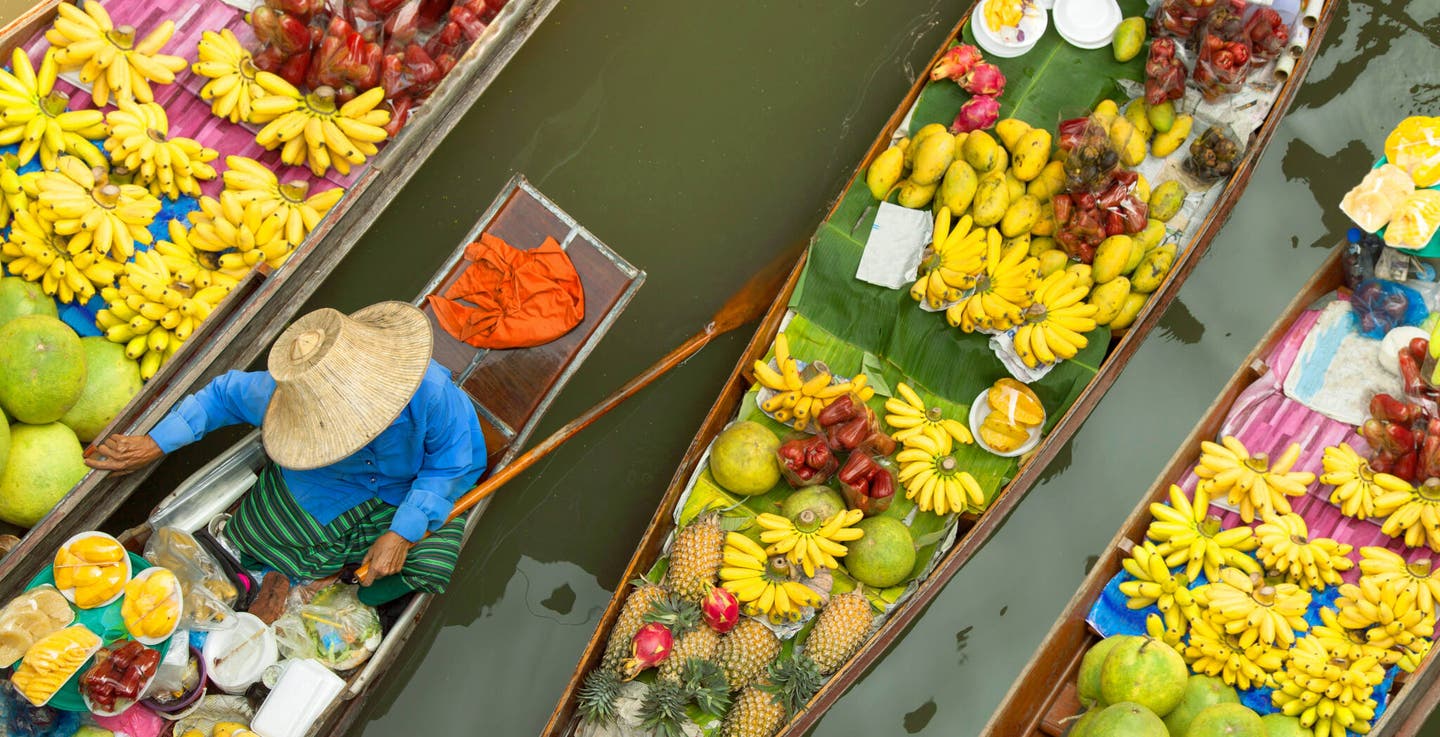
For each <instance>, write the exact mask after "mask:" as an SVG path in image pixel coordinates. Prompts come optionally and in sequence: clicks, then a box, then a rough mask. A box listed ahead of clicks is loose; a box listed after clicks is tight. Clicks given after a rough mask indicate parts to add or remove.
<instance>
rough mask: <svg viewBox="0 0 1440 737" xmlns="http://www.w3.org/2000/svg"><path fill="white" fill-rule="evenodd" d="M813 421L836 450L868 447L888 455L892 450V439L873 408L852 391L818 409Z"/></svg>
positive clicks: (893, 448)
mask: <svg viewBox="0 0 1440 737" xmlns="http://www.w3.org/2000/svg"><path fill="white" fill-rule="evenodd" d="M815 421H816V423H817V424H819V425H820V434H821V435H822V436H823V437H824V438H825V442H826V443H827V444H828V445H829V446H830V449H831V450H833V451H835V452H837V453H848V452H850V451H853V450H856V449H857V448H864V447H868V448H874V449H876V450H878V451H880V452H881V453H883V454H884V455H889V454H890V453H893V452H894V450H895V441H894V440H892V439H891V438H890V436H889V435H886V434H885V433H884V431H882V430H881V429H880V419H879V418H878V417H876V416H875V410H872V409H870V407H868V406H867V405H866V404H865V403H864V402H862V401H860V398H859V397H857V396H855V395H854V394H853V393H852V394H844V395H841V396H840V397H837V398H836V399H835V401H833V402H831V403H830V404H829V405H827V406H826V407H825V409H823V410H820V414H818V415H816V417H815Z"/></svg>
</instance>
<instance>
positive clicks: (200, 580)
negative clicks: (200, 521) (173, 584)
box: [145, 527, 240, 631]
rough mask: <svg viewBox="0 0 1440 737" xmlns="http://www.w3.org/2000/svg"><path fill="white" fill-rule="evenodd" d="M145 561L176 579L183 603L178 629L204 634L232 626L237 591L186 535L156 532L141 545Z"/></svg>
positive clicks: (171, 530)
mask: <svg viewBox="0 0 1440 737" xmlns="http://www.w3.org/2000/svg"><path fill="white" fill-rule="evenodd" d="M145 560H148V561H150V562H151V563H154V564H155V565H157V566H162V567H164V568H168V569H170V570H171V572H173V573H174V574H175V577H176V578H177V579H179V581H180V590H181V593H182V596H183V597H184V600H185V602H184V606H183V607H182V611H183V614H182V616H181V618H180V625H179V626H180V627H181V628H182V629H187V630H207V631H208V630H218V629H224V628H227V627H230V626H231V625H232V624H233V620H234V618H235V611H234V609H232V607H233V606H234V605H235V601H236V600H237V599H238V598H239V596H240V592H239V591H237V590H236V589H235V586H234V584H232V583H230V580H229V579H228V578H226V577H225V571H224V570H223V569H221V568H220V564H219V563H217V562H216V561H215V559H214V558H213V557H211V556H210V554H209V553H208V552H206V551H205V549H204V548H202V547H200V543H198V542H196V541H195V538H194V537H192V536H191V535H190V533H188V532H185V531H184V530H181V529H178V528H174V527H162V528H160V529H158V530H156V531H155V534H153V535H151V536H150V541H149V542H147V543H146V544H145Z"/></svg>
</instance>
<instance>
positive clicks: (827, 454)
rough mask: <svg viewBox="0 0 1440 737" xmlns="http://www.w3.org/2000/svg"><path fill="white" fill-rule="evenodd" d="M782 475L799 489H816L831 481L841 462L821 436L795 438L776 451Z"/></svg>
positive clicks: (793, 436)
mask: <svg viewBox="0 0 1440 737" xmlns="http://www.w3.org/2000/svg"><path fill="white" fill-rule="evenodd" d="M775 458H776V459H777V460H779V461H780V473H782V474H783V475H784V476H785V480H786V481H787V482H789V484H790V485H791V486H793V487H795V488H797V489H799V488H801V487H804V486H816V485H819V484H823V483H825V482H826V481H829V480H830V477H831V476H832V475H834V474H835V469H837V468H839V467H840V460H839V459H838V458H836V457H835V452H834V451H833V450H831V449H830V445H829V444H828V443H826V442H825V438H823V437H821V436H819V435H810V434H792V435H791V436H790V437H789V438H787V439H786V440H785V442H783V443H781V444H780V447H779V448H777V449H776V450H775Z"/></svg>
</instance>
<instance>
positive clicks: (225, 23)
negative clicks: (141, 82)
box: [6, 0, 384, 197]
mask: <svg viewBox="0 0 1440 737" xmlns="http://www.w3.org/2000/svg"><path fill="white" fill-rule="evenodd" d="M175 5H176V4H174V3H156V2H151V1H149V0H108V1H107V2H106V3H105V9H106V10H107V11H109V13H110V16H111V17H112V18H114V20H115V23H116V24H122V23H123V24H129V25H132V26H134V27H135V28H136V29H137V31H138V33H137V35H143V34H145V33H147V32H149V31H150V30H151V29H153V28H155V27H156V26H158V25H160V24H161V23H162V22H164V21H166V20H173V21H174V22H175V35H174V36H173V37H171V39H170V41H169V42H167V43H166V44H165V47H164V48H163V49H161V51H162V53H166V54H173V55H175V56H182V57H184V58H185V59H186V60H187V61H189V62H191V63H194V61H195V56H196V53H197V45H198V44H199V43H200V36H201V34H202V33H204V32H205V31H217V32H218V31H219V30H220V29H222V28H228V29H230V31H231V32H232V33H234V34H235V36H236V38H238V39H240V43H241V44H243V45H244V46H245V47H246V48H253V47H254V45H255V44H256V40H255V34H254V33H252V32H251V30H250V24H248V23H246V22H245V17H244V15H243V14H242V13H240V11H238V10H236V9H235V8H232V7H230V6H229V5H226V4H224V3H222V2H220V1H219V0H200V1H199V2H194V3H184V4H180V7H179V8H177V7H175ZM177 10H178V11H179V12H178V13H177ZM47 28H48V26H47ZM49 47H50V42H49V41H47V40H45V34H44V31H43V30H42V31H40V32H38V33H36V35H35V36H34V37H33V38H31V39H30V40H29V41H27V42H26V43H25V45H24V48H25V50H26V52H27V53H28V54H29V56H30V61H31V63H33V64H34V65H35V67H36V68H37V69H38V68H39V66H40V60H41V59H42V58H44V56H45V50H46V49H48V48H49ZM7 61H8V60H7ZM6 66H7V67H8V66H9V65H8V64H7V65H6ZM76 81H77V80H76V77H75V76H74V75H73V74H70V73H66V74H62V75H61V76H60V79H58V80H57V81H56V83H55V88H56V89H57V90H63V91H65V92H66V93H67V94H69V95H70V109H71V110H80V109H84V108H89V107H93V106H94V105H93V103H92V102H91V99H90V92H89V89H88V88H85V87H81V86H79V85H77V84H76ZM208 81H209V80H208V79H206V78H204V77H201V76H200V75H198V74H195V73H194V72H192V71H190V70H189V69H184V70H182V71H180V72H178V73H176V75H175V83H174V84H168V85H154V89H155V102H157V103H159V104H160V106H161V107H163V108H165V112H166V113H167V114H168V115H169V118H170V131H171V133H172V134H173V135H180V136H185V137H188V138H194V139H195V140H197V141H199V142H200V143H202V144H204V145H205V146H207V147H209V148H213V149H215V150H216V151H219V152H220V156H219V157H218V158H216V159H215V161H213V162H211V164H212V165H213V166H214V167H215V169H216V171H218V172H222V173H223V172H224V169H225V157H226V156H248V157H250V158H252V159H255V160H256V161H259V162H260V163H262V164H265V165H266V166H268V167H270V168H271V170H273V171H275V172H276V174H278V175H279V176H280V179H281V180H282V181H289V180H304V181H305V182H306V183H308V184H309V185H310V190H311V192H312V193H313V192H320V191H323V190H326V189H329V188H331V187H334V186H338V187H349V186H350V184H351V183H353V182H354V181H355V180H356V178H358V177H359V175H360V173H361V172H362V171H364V169H365V166H366V165H360V166H356V167H354V168H353V169H351V170H350V174H349V175H341V174H340V173H339V172H337V171H335V170H334V169H331V170H330V171H329V172H327V174H326V176H324V177H316V176H315V175H314V174H312V173H311V172H310V170H309V169H307V168H305V167H302V166H289V165H287V164H285V163H283V162H281V161H280V152H279V151H278V150H276V151H266V150H265V149H264V147H262V146H260V145H259V144H257V143H255V133H256V131H258V130H259V127H258V126H252V125H248V124H236V123H231V122H230V121H229V120H227V119H222V118H217V117H215V116H214V115H212V114H211V113H210V103H209V102H207V101H205V100H202V99H200V88H201V87H203V86H204V84H205V83H206V82H208ZM107 109H108V110H113V109H115V108H114V105H113V102H112V105H111V106H110V107H109V108H107ZM383 145H384V144H381V146H382V147H383ZM200 188H201V190H202V191H203V192H204V193H205V194H207V195H210V196H211V197H218V196H220V190H221V189H223V188H224V183H223V181H222V179H221V177H218V176H217V177H216V178H215V179H213V180H211V181H209V182H201V187H200Z"/></svg>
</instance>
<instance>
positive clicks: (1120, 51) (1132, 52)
mask: <svg viewBox="0 0 1440 737" xmlns="http://www.w3.org/2000/svg"><path fill="white" fill-rule="evenodd" d="M1110 46H1111V49H1112V53H1113V55H1114V57H1115V61H1118V62H1121V63H1124V62H1127V61H1130V60H1131V59H1134V58H1135V57H1137V56H1139V55H1140V50H1141V49H1143V48H1145V19H1144V18H1142V17H1140V16H1133V17H1130V18H1126V19H1125V20H1123V21H1120V26H1119V27H1118V28H1116V29H1115V37H1114V38H1113V39H1111V41H1110Z"/></svg>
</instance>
